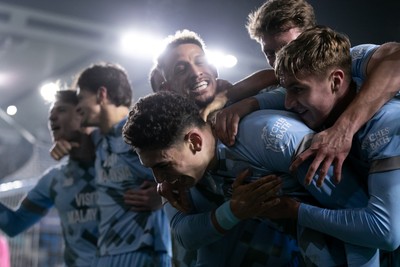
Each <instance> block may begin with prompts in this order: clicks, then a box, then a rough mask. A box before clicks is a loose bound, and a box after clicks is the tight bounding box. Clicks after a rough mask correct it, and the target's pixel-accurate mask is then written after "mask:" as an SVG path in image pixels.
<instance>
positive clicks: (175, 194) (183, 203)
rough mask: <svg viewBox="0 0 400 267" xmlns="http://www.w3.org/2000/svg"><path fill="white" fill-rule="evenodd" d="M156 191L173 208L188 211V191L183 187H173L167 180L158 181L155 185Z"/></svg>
mask: <svg viewBox="0 0 400 267" xmlns="http://www.w3.org/2000/svg"><path fill="white" fill-rule="evenodd" d="M157 192H158V193H159V194H160V195H161V196H162V197H164V198H165V199H166V200H167V201H168V202H169V203H170V204H171V205H172V206H173V207H174V208H176V209H178V210H180V211H182V212H188V211H190V202H189V197H188V196H187V194H188V192H187V190H186V189H185V188H183V187H179V188H174V187H173V185H171V184H170V183H168V182H163V183H159V184H158V185H157Z"/></svg>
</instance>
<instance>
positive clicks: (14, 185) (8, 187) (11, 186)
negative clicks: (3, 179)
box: [0, 181, 23, 192]
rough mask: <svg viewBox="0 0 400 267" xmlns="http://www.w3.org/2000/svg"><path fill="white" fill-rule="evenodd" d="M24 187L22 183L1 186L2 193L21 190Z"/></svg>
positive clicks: (15, 182) (16, 182)
mask: <svg viewBox="0 0 400 267" xmlns="http://www.w3.org/2000/svg"><path fill="white" fill-rule="evenodd" d="M22 186H23V184H22V182H21V181H14V182H9V183H3V184H0V192H4V191H9V190H13V189H18V188H21V187H22Z"/></svg>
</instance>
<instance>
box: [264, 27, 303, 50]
mask: <svg viewBox="0 0 400 267" xmlns="http://www.w3.org/2000/svg"><path fill="white" fill-rule="evenodd" d="M300 34H301V30H300V29H299V28H291V29H289V30H287V31H284V32H278V33H275V34H270V33H264V34H263V35H262V38H261V41H262V44H263V45H264V46H271V47H272V48H274V49H280V48H282V47H283V46H284V45H286V44H288V43H290V42H291V41H293V40H294V39H296V38H297V37H298V36H299V35H300Z"/></svg>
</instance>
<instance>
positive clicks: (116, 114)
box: [100, 105, 129, 134]
mask: <svg viewBox="0 0 400 267" xmlns="http://www.w3.org/2000/svg"><path fill="white" fill-rule="evenodd" d="M128 114H129V108H128V107H125V106H119V107H116V106H114V105H110V107H108V108H106V109H103V110H102V112H101V115H100V117H101V122H100V131H101V133H102V134H107V133H108V132H110V131H111V129H112V128H113V127H114V125H116V124H117V123H119V122H120V121H121V120H122V119H124V118H125V117H126V116H128Z"/></svg>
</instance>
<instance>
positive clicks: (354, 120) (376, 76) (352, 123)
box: [335, 43, 400, 134]
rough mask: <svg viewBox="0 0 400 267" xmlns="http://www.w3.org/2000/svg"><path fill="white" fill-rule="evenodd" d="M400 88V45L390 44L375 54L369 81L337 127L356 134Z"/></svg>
mask: <svg viewBox="0 0 400 267" xmlns="http://www.w3.org/2000/svg"><path fill="white" fill-rule="evenodd" d="M399 90H400V44H399V43H386V44H383V45H381V46H380V47H379V49H378V50H377V51H376V52H375V53H374V54H373V55H372V57H371V59H370V61H369V63H368V67H367V78H366V80H365V82H364V83H363V84H362V86H361V88H360V90H359V93H358V94H357V95H356V97H355V99H354V100H353V101H352V103H351V104H350V105H349V106H348V107H347V109H346V111H345V112H344V113H343V114H342V115H341V116H340V118H339V119H338V120H337V122H336V123H335V126H337V127H339V128H340V129H341V130H344V131H346V132H348V133H352V134H354V133H355V132H357V131H358V130H359V129H360V128H361V127H362V126H363V125H364V124H365V123H366V122H367V121H368V120H369V119H371V117H372V116H373V115H374V114H375V113H376V112H377V111H378V110H379V109H380V108H381V107H382V106H383V105H384V104H385V103H386V102H388V101H389V100H390V99H392V98H393V97H394V96H395V95H396V93H397V92H398V91H399ZM360 110H362V112H360Z"/></svg>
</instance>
